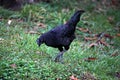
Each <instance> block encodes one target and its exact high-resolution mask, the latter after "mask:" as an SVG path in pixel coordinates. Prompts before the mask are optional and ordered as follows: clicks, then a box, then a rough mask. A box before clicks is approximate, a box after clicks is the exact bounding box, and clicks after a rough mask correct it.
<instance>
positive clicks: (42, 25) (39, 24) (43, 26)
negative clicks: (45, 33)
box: [37, 23, 46, 28]
mask: <svg viewBox="0 0 120 80" xmlns="http://www.w3.org/2000/svg"><path fill="white" fill-rule="evenodd" d="M37 26H39V27H41V28H46V25H45V24H43V23H37Z"/></svg>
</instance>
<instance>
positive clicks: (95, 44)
mask: <svg viewBox="0 0 120 80" xmlns="http://www.w3.org/2000/svg"><path fill="white" fill-rule="evenodd" d="M95 46H98V44H97V43H91V44H90V45H89V47H90V48H91V47H95Z"/></svg>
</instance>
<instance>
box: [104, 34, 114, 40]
mask: <svg viewBox="0 0 120 80" xmlns="http://www.w3.org/2000/svg"><path fill="white" fill-rule="evenodd" d="M104 37H106V38H110V39H112V38H113V36H111V35H110V34H104Z"/></svg>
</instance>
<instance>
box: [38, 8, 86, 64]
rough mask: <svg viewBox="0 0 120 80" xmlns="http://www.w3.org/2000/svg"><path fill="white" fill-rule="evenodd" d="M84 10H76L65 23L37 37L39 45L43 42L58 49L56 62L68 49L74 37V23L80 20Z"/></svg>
mask: <svg viewBox="0 0 120 80" xmlns="http://www.w3.org/2000/svg"><path fill="white" fill-rule="evenodd" d="M84 12H85V11H84V10H78V11H76V12H75V13H74V15H73V16H72V17H71V19H70V20H69V21H68V22H67V23H66V24H63V25H60V26H57V27H55V28H53V29H52V30H50V31H48V32H46V33H44V34H42V35H41V36H40V37H39V38H38V39H37V44H38V45H39V46H40V45H41V44H42V43H45V44H46V45H47V46H51V47H54V48H58V49H59V51H60V53H59V54H58V55H57V56H56V58H55V61H56V62H58V61H61V60H62V57H63V53H64V52H65V51H67V50H68V49H69V46H70V44H71V42H72V41H73V40H74V39H75V29H76V25H77V23H78V22H79V21H80V16H81V14H82V13H84Z"/></svg>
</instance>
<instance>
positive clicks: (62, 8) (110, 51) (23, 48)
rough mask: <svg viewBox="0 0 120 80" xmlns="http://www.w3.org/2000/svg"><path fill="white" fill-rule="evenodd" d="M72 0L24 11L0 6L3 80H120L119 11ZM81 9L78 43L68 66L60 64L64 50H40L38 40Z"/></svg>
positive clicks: (70, 53)
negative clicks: (56, 57)
mask: <svg viewBox="0 0 120 80" xmlns="http://www.w3.org/2000/svg"><path fill="white" fill-rule="evenodd" d="M66 1H67V0H63V1H61V2H57V1H55V2H52V3H36V4H32V5H25V6H24V7H23V9H22V10H21V11H10V10H6V9H3V8H0V80H14V79H17V80H119V79H120V63H119V61H120V53H119V52H120V46H119V44H120V18H119V17H120V15H119V14H120V11H119V8H118V7H116V6H115V5H112V4H110V6H107V7H106V5H105V4H100V3H99V2H96V1H94V0H93V1H90V2H89V1H81V2H79V1H76V2H73V1H74V0H71V2H66ZM62 3H64V4H62ZM58 4H59V5H58ZM78 9H84V10H85V11H86V13H85V14H84V15H83V16H82V18H81V21H80V22H79V23H78V25H77V29H76V39H75V40H74V41H73V43H72V44H71V46H70V49H69V50H68V51H67V52H66V53H65V54H64V63H63V64H61V63H56V62H54V61H53V60H54V58H55V56H56V55H57V53H58V50H57V49H55V48H51V47H48V46H46V45H44V44H43V45H41V46H40V47H38V46H37V44H36V39H37V38H38V37H39V35H41V34H42V33H44V32H46V31H48V30H50V29H52V28H53V27H55V26H56V25H59V24H63V23H66V22H67V20H68V19H69V18H70V16H71V15H72V14H73V13H74V12H75V11H76V10H78ZM100 33H103V34H101V35H100V36H101V39H100V40H99V38H100V36H99V34H100Z"/></svg>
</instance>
